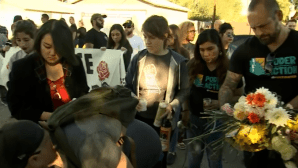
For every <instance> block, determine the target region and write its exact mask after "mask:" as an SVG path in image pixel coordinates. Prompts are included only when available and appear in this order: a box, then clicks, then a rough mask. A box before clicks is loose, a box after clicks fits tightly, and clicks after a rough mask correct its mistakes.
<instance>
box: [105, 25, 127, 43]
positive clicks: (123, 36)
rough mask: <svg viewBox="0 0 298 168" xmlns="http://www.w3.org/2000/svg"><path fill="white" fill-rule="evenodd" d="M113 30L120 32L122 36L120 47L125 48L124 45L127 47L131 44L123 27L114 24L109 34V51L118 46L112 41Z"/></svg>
mask: <svg viewBox="0 0 298 168" xmlns="http://www.w3.org/2000/svg"><path fill="white" fill-rule="evenodd" d="M113 30H118V31H119V32H120V33H121V35H122V37H121V40H120V45H119V47H123V46H124V45H127V43H129V42H128V40H127V38H126V34H125V32H124V30H123V27H122V26H121V25H120V24H114V25H113V26H112V27H111V30H110V33H109V40H108V46H107V48H108V49H113V48H114V46H115V45H116V44H115V42H114V40H113V39H112V35H111V33H112V31H113ZM129 45H130V44H129Z"/></svg>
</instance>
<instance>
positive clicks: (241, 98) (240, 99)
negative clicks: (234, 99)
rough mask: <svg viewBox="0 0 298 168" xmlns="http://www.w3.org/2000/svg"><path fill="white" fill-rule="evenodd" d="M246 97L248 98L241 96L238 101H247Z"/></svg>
mask: <svg viewBox="0 0 298 168" xmlns="http://www.w3.org/2000/svg"><path fill="white" fill-rule="evenodd" d="M245 99H246V97H245V96H241V97H240V98H239V100H238V102H239V103H245V101H246V100H245Z"/></svg>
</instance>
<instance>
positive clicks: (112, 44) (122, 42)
mask: <svg viewBox="0 0 298 168" xmlns="http://www.w3.org/2000/svg"><path fill="white" fill-rule="evenodd" d="M107 48H108V49H115V50H122V51H125V53H124V54H123V60H124V65H125V71H127V68H128V65H129V63H130V58H131V54H132V52H133V50H132V47H131V45H130V44H129V41H128V40H127V38H126V34H125V32H124V30H123V28H122V26H121V25H120V24H114V25H113V26H112V27H111V29H110V33H109V40H108V46H107Z"/></svg>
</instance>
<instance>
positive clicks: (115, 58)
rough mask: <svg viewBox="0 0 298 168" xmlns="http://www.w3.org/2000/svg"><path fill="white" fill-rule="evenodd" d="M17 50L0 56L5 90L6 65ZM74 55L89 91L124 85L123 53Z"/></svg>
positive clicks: (78, 51)
mask: <svg viewBox="0 0 298 168" xmlns="http://www.w3.org/2000/svg"><path fill="white" fill-rule="evenodd" d="M19 50H20V49H19V48H15V47H11V48H10V50H9V51H8V52H6V55H5V58H3V57H2V56H0V67H1V75H0V85H3V86H5V87H6V88H7V86H6V83H7V82H8V80H9V78H8V76H9V70H8V69H7V67H6V65H7V64H8V62H9V60H10V58H11V56H12V55H13V54H15V53H16V52H17V51H19ZM75 53H76V54H77V55H78V56H79V57H80V58H81V59H82V62H83V65H84V69H85V73H86V78H87V83H88V86H89V87H90V90H91V89H93V88H96V87H101V86H102V85H104V84H107V85H110V86H116V85H124V84H125V83H124V82H125V75H126V72H125V67H124V61H123V52H121V51H120V50H109V49H107V50H106V51H101V50H100V49H82V48H76V49H75Z"/></svg>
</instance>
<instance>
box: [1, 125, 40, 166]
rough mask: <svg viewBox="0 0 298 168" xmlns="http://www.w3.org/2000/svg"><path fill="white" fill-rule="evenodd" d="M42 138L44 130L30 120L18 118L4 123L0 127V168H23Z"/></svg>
mask: <svg viewBox="0 0 298 168" xmlns="http://www.w3.org/2000/svg"><path fill="white" fill-rule="evenodd" d="M43 138H44V130H43V129H42V128H41V127H40V126H39V125H38V124H36V123H34V122H32V121H29V120H18V121H13V122H9V123H7V124H5V125H4V126H3V127H2V128H1V129H0V163H1V168H11V167H15V168H24V167H25V166H26V165H27V162H28V159H29V157H31V156H32V154H33V153H34V152H35V150H37V149H38V147H39V146H40V144H41V143H42V141H43Z"/></svg>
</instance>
